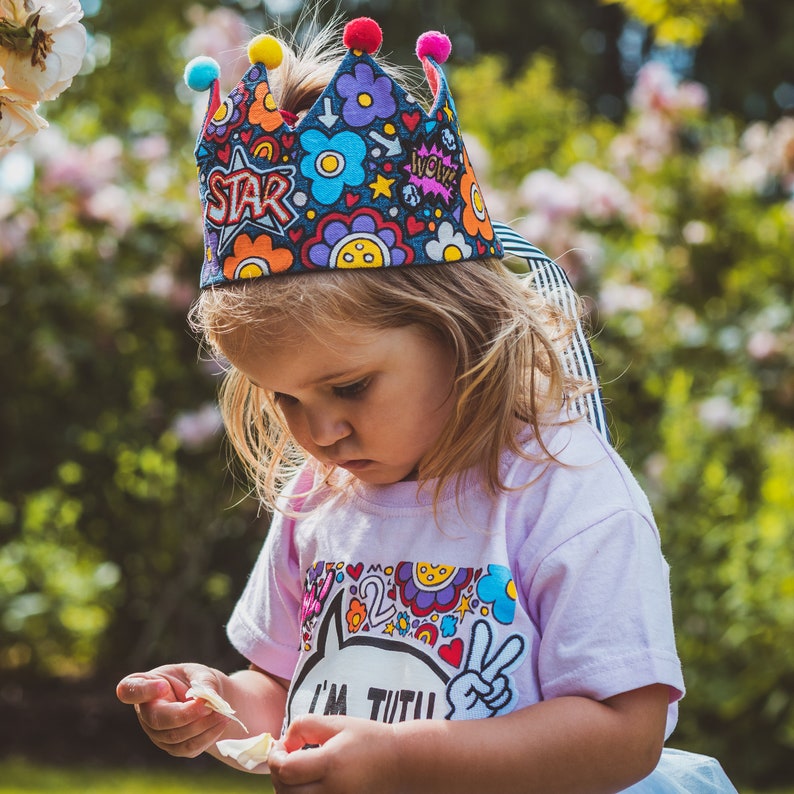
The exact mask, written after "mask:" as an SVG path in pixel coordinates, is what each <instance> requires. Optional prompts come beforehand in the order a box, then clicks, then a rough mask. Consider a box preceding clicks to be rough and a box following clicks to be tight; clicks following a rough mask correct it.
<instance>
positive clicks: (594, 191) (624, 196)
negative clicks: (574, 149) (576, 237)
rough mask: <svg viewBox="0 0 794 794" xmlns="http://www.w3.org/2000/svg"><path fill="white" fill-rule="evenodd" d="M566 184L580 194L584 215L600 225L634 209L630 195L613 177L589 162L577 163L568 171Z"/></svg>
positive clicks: (580, 203)
mask: <svg viewBox="0 0 794 794" xmlns="http://www.w3.org/2000/svg"><path fill="white" fill-rule="evenodd" d="M566 181H567V182H569V183H571V184H573V185H574V187H575V188H576V190H577V191H578V193H579V206H580V208H581V211H582V213H583V214H584V216H585V217H586V218H588V219H590V220H591V221H595V222H597V223H605V222H608V221H613V220H617V219H619V218H621V217H624V216H625V215H626V214H627V213H628V212H629V209H630V208H631V193H629V191H628V190H627V189H626V187H625V185H623V183H622V182H621V181H620V180H619V179H618V178H617V177H615V176H613V175H612V174H610V173H608V172H606V171H603V170H602V169H600V168H597V167H596V166H594V165H591V164H590V163H584V162H583V163H577V164H576V165H574V166H573V167H572V168H571V170H570V171H569V172H568V176H567V178H566Z"/></svg>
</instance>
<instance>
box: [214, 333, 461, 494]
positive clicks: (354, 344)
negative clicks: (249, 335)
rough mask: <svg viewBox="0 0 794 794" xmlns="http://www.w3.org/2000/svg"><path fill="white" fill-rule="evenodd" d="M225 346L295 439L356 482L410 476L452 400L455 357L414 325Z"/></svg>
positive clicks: (227, 352) (318, 457)
mask: <svg viewBox="0 0 794 794" xmlns="http://www.w3.org/2000/svg"><path fill="white" fill-rule="evenodd" d="M234 341H235V340H234V337H232V338H231V339H230V340H229V342H230V343H231V344H229V345H227V347H228V348H229V349H227V350H224V352H225V353H226V355H227V357H228V358H229V360H230V361H231V362H232V364H234V366H235V367H237V368H238V369H239V370H240V371H241V372H242V373H243V374H244V375H246V376H247V377H248V378H249V379H250V380H251V382H252V383H253V384H254V385H256V386H259V387H261V388H262V389H265V390H267V391H272V392H273V393H274V396H275V399H276V401H277V402H278V405H279V407H280V408H281V410H282V412H283V414H284V417H285V419H286V421H287V425H288V427H289V430H290V432H291V433H292V435H293V436H294V438H295V440H296V441H297V443H298V444H299V445H300V446H301V447H302V448H303V449H304V450H306V452H308V453H309V454H310V455H312V456H313V457H315V458H317V459H318V460H320V461H321V462H323V463H327V464H329V465H331V466H339V467H341V468H343V469H346V470H347V471H349V472H350V473H351V474H353V475H355V476H356V477H357V478H358V479H360V480H362V481H363V482H367V483H371V484H379V485H384V484H388V483H394V482H399V481H400V480H405V479H411V478H412V477H414V476H415V471H416V468H417V466H418V464H419V461H420V460H421V458H422V457H423V456H424V455H425V454H426V453H427V452H428V451H429V450H430V449H431V448H432V446H433V445H434V443H435V442H436V440H437V439H438V437H439V434H440V432H441V429H442V427H443V425H444V423H445V422H446V420H447V418H448V417H449V415H450V413H451V411H452V409H453V407H454V404H455V395H454V391H453V383H454V372H455V361H454V358H453V355H452V352H451V351H450V350H449V349H448V348H447V346H446V345H444V344H442V343H441V342H440V341H438V340H436V339H435V338H433V337H431V336H430V335H428V334H427V333H425V332H423V331H422V329H420V328H419V327H418V326H405V327H402V328H390V329H385V330H367V331H362V330H361V329H360V328H358V329H356V328H353V329H342V330H340V331H339V332H337V333H334V334H333V336H331V337H328V338H326V340H325V344H323V343H320V342H318V341H317V340H316V338H314V337H312V336H310V337H307V338H306V340H305V341H296V342H287V343H286V344H280V345H278V346H273V347H267V348H264V349H263V348H261V347H257V346H256V345H253V344H249V345H245V346H242V347H240V348H239V349H235V345H234Z"/></svg>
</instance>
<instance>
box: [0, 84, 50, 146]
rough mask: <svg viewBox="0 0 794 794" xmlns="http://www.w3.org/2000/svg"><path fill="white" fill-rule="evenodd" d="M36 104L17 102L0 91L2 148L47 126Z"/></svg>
mask: <svg viewBox="0 0 794 794" xmlns="http://www.w3.org/2000/svg"><path fill="white" fill-rule="evenodd" d="M36 107H37V106H36V105H35V104H31V103H29V102H15V101H13V100H11V99H9V98H8V97H7V95H6V96H4V95H3V94H2V93H0V149H2V148H3V147H6V146H12V145H13V144H15V143H19V141H23V140H25V139H26V138H31V137H32V136H33V135H35V134H36V133H37V132H38V131H39V130H43V129H44V128H45V127H46V126H47V122H46V121H45V120H44V119H43V118H42V117H41V116H39V114H38V113H36Z"/></svg>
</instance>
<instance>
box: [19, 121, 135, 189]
mask: <svg viewBox="0 0 794 794" xmlns="http://www.w3.org/2000/svg"><path fill="white" fill-rule="evenodd" d="M32 151H33V153H34V157H35V159H36V161H37V163H38V164H39V167H40V170H41V177H40V179H39V187H40V188H41V189H42V190H43V191H44V192H47V191H51V190H56V189H58V188H67V189H71V190H74V191H76V192H77V193H80V194H81V195H83V196H88V195H91V194H92V193H94V192H96V191H97V190H99V189H101V188H102V187H103V186H104V185H107V184H114V183H117V182H118V181H119V177H120V173H121V160H122V151H123V147H122V144H121V141H120V140H119V139H118V138H116V137H114V136H112V135H105V136H103V137H102V138H99V139H98V140H96V141H93V142H92V143H91V144H89V145H88V146H77V145H75V144H73V143H71V142H70V141H68V140H66V139H65V138H64V137H63V135H62V134H61V133H60V131H57V130H52V131H49V130H48V131H47V133H46V135H41V136H39V137H38V138H37V139H36V140H35V141H34V142H33V144H32Z"/></svg>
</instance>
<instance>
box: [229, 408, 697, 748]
mask: <svg viewBox="0 0 794 794" xmlns="http://www.w3.org/2000/svg"><path fill="white" fill-rule="evenodd" d="M547 444H548V446H549V447H550V448H551V450H552V451H553V452H555V454H557V456H558V457H559V459H560V460H561V462H562V464H564V465H560V464H557V463H538V462H532V461H527V460H525V459H523V458H520V457H517V456H511V455H504V456H503V460H502V465H503V472H504V475H505V483H506V485H507V486H508V487H516V486H526V487H520V488H519V489H518V490H515V491H507V492H506V493H503V494H500V495H499V496H497V497H489V496H488V495H486V494H485V493H484V492H483V491H482V489H480V488H478V487H467V488H466V490H465V493H464V494H463V497H462V499H461V500H460V501H459V502H457V501H456V498H455V491H454V487H450V488H449V489H447V491H446V492H445V493H444V495H443V497H442V501H441V503H440V504H439V505H438V509H437V512H436V515H435V516H434V514H433V507H432V494H433V487H432V483H431V484H430V485H429V486H428V487H425V488H423V489H418V488H417V484H416V483H415V482H400V483H395V484H393V485H388V486H368V485H365V484H363V483H361V482H359V481H357V480H356V481H354V484H353V486H352V487H351V489H350V490H349V492H348V493H346V494H344V495H343V494H337V495H333V496H331V497H329V498H325V499H322V498H314V497H312V498H311V500H310V501H307V502H306V504H305V505H304V507H303V510H304V511H305V510H307V509H308V508H310V507H312V505H316V507H314V509H312V510H311V512H309V513H308V514H306V515H302V516H301V517H299V518H298V519H292V518H285V517H284V516H282V515H280V514H277V515H276V517H275V519H274V521H273V524H272V526H271V529H270V531H269V534H268V536H267V539H266V541H265V544H264V547H263V549H262V552H261V554H260V557H259V559H258V561H257V563H256V565H255V567H254V569H253V572H252V573H251V577H250V579H249V581H248V584H247V586H246V588H245V591H244V593H243V595H242V597H241V598H240V600H239V602H238V604H237V606H236V607H235V610H234V613H233V615H232V617H231V619H230V622H229V625H228V627H227V631H228V635H229V639H230V640H231V642H232V644H233V645H234V646H235V647H236V648H237V649H238V650H239V651H240V652H241V653H242V654H243V655H244V656H246V657H247V658H248V659H249V660H250V661H251V662H253V663H254V664H256V665H258V666H259V667H261V668H263V669H264V670H267V671H269V672H270V673H272V674H274V675H277V676H281V677H283V678H288V679H290V680H291V681H292V686H291V688H290V692H289V695H288V705H287V714H286V723H287V724H288V723H289V722H290V721H291V720H292V719H294V717H295V716H296V715H298V714H302V713H307V712H313V713H320V714H349V715H352V716H360V717H367V718H371V719H376V720H382V721H386V722H394V721H397V720H405V719H415V718H429V717H432V718H446V719H469V718H483V717H489V716H494V715H497V714H504V713H507V712H510V711H512V710H514V709H517V708H521V707H523V706H528V705H530V704H533V703H537V702H539V701H541V700H546V699H549V698H553V697H560V696H562V695H580V696H585V697H589V698H592V699H595V700H603V699H605V698H608V697H610V696H612V695H616V694H619V693H621V692H627V691H629V690H632V689H637V688H639V687H643V686H647V685H649V684H655V683H661V684H666V685H668V686H669V687H670V705H669V708H668V719H667V735H669V734H670V732H671V731H672V729H673V727H674V725H675V722H676V717H677V706H676V702H677V700H678V699H679V698H680V697H681V696H682V695H683V692H684V684H683V678H682V674H681V666H680V663H679V660H678V656H677V654H676V649H675V639H674V635H673V623H672V615H671V605H670V591H669V572H668V567H667V564H666V562H665V560H664V558H663V556H662V552H661V549H660V541H659V533H658V531H657V529H656V526H655V523H654V520H653V516H652V513H651V508H650V506H649V504H648V501H647V499H646V497H645V495H644V493H643V492H642V490H641V488H640V487H639V485H638V484H637V482H636V480H635V479H634V477H633V476H632V474H631V473H630V471H629V470H628V468H627V467H626V465H625V464H624V462H623V461H622V460H621V458H620V457H619V456H618V454H617V453H616V452H615V451H614V449H612V447H611V446H610V445H609V444H608V443H607V442H606V441H605V440H604V439H603V438H602V437H601V436H600V435H599V434H598V433H597V432H596V431H594V430H593V429H592V428H591V427H590V426H589V425H588V424H586V423H585V422H583V421H578V422H575V423H573V424H571V425H565V426H561V427H559V428H558V429H556V430H555V431H554V432H553V433H552V434H551V435H550V437H549V438H548V439H547ZM525 448H526V450H527V451H529V452H532V451H533V450H536V449H537V447H536V445H535V444H534V442H532V441H529V442H528V443H527V444H526V445H525Z"/></svg>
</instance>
